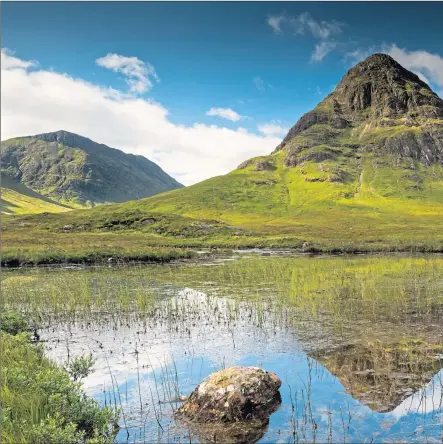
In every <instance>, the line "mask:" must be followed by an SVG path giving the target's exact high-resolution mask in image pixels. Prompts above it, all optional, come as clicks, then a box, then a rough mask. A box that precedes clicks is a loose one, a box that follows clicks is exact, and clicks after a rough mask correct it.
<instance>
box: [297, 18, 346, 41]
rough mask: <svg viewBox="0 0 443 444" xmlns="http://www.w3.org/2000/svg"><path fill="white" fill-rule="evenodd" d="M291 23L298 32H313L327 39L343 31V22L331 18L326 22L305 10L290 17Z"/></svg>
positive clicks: (315, 35)
mask: <svg viewBox="0 0 443 444" xmlns="http://www.w3.org/2000/svg"><path fill="white" fill-rule="evenodd" d="M290 23H291V25H292V26H293V27H294V30H295V32H296V34H306V33H309V34H312V35H313V36H314V37H316V38H318V39H321V40H327V39H328V38H329V37H332V36H334V35H337V34H341V33H342V32H343V26H344V24H343V23H340V22H337V21H336V20H331V21H330V22H326V21H324V20H322V21H320V22H319V21H317V20H315V19H314V18H313V17H312V16H311V14H309V12H304V13H303V14H300V15H299V16H297V17H292V18H290Z"/></svg>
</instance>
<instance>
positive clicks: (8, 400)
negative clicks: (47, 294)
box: [1, 333, 117, 444]
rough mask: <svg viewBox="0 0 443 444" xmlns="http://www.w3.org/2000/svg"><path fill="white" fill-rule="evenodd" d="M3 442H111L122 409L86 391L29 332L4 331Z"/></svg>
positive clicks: (2, 336)
mask: <svg viewBox="0 0 443 444" xmlns="http://www.w3.org/2000/svg"><path fill="white" fill-rule="evenodd" d="M1 356H2V374H1V379H2V381H1V383H2V384H1V400H2V413H3V414H2V438H1V441H2V443H14V444H15V443H20V442H26V443H36V444H40V443H42V444H43V443H45V444H46V443H50V444H52V443H53V444H58V443H60V444H61V443H83V442H85V441H86V442H88V443H110V442H113V439H114V428H113V426H114V424H115V423H116V421H117V413H116V412H114V411H112V410H111V409H109V408H106V407H105V408H102V407H101V406H100V405H99V404H98V402H97V401H96V400H94V399H92V398H89V397H88V396H86V394H85V393H84V391H83V389H82V386H81V384H80V383H79V382H75V381H72V380H71V378H70V375H69V373H68V371H66V370H65V369H63V368H60V367H58V366H57V365H55V364H54V363H53V362H51V361H50V360H48V359H47V358H46V357H45V356H44V355H43V349H42V347H41V346H40V345H36V344H33V343H31V340H30V338H29V335H27V334H25V333H20V334H17V335H15V336H13V335H11V334H8V333H2V334H1Z"/></svg>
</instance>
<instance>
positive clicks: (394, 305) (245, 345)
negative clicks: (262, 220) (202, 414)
mask: <svg viewBox="0 0 443 444" xmlns="http://www.w3.org/2000/svg"><path fill="white" fill-rule="evenodd" d="M442 271H443V256H442V255H407V254H401V255H398V254H397V255H381V254H380V255H354V256H336V257H334V256H326V255H324V256H323V255H318V256H307V255H292V254H284V252H272V253H270V252H268V253H263V252H260V251H249V252H242V253H240V252H234V253H233V254H232V255H229V256H228V255H226V256H225V257H222V258H218V259H214V258H212V259H209V258H208V259H207V260H200V261H190V262H184V263H170V264H162V265H160V264H149V265H133V266H122V267H118V266H116V265H112V266H103V267H81V266H72V267H68V268H66V267H59V268H50V267H48V268H29V269H11V270H6V271H3V273H2V290H3V304H4V308H5V309H6V310H13V311H17V312H20V313H21V314H22V315H23V316H24V317H25V318H26V319H27V320H28V321H29V322H30V323H31V324H32V325H34V326H35V329H36V331H37V332H38V342H40V343H41V346H42V347H43V350H44V354H45V356H46V357H48V358H49V359H51V360H53V361H55V362H56V363H58V364H59V365H65V366H69V362H75V360H76V359H78V358H79V357H82V356H83V357H84V356H92V358H93V367H92V371H91V372H89V374H88V375H87V376H86V377H85V378H83V379H82V384H83V388H84V390H85V392H86V394H87V395H89V396H90V397H92V398H94V399H96V400H97V401H98V402H99V403H100V405H102V406H106V407H107V408H108V409H110V410H111V411H114V412H115V414H116V417H118V426H119V428H118V431H117V432H116V435H115V441H116V442H122V443H123V442H161V443H163V442H262V443H269V442H273V443H274V442H281V443H285V442H411V441H417V442H422V441H425V442H441V440H442V438H443V370H442V368H443V328H442V315H443V273H442ZM232 365H241V366H259V367H262V368H264V369H265V370H267V371H270V372H274V373H276V374H277V375H278V376H279V377H280V379H281V381H282V385H281V388H280V393H281V404H280V405H279V406H278V408H276V410H275V411H274V412H273V413H272V414H271V416H270V417H269V419H268V420H266V421H260V422H258V423H257V422H256V423H250V424H234V425H226V424H225V425H223V424H219V425H214V424H207V425H202V424H197V423H195V422H193V421H186V420H183V419H180V418H178V417H177V416H176V415H175V412H176V411H177V410H178V409H179V408H180V406H181V405H182V401H183V399H184V397H186V396H187V395H189V394H190V393H191V392H192V390H193V389H194V388H195V387H196V386H197V385H198V384H199V383H200V382H201V381H202V380H203V379H204V378H205V377H207V376H208V375H209V374H211V373H213V372H216V371H219V370H221V369H224V368H227V367H229V366H232Z"/></svg>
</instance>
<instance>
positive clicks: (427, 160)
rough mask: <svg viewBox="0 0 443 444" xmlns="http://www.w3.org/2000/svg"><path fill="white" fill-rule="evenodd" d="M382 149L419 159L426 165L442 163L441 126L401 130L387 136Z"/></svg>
mask: <svg viewBox="0 0 443 444" xmlns="http://www.w3.org/2000/svg"><path fill="white" fill-rule="evenodd" d="M384 149H385V151H386V152H387V153H389V154H395V155H398V156H400V157H408V158H412V159H415V160H419V161H420V162H422V163H423V164H424V165H426V166H429V165H431V164H433V163H442V164H443V127H441V128H429V129H424V130H422V131H416V132H414V131H403V132H401V133H400V134H398V135H395V136H391V137H389V138H387V139H386V140H385V142H384Z"/></svg>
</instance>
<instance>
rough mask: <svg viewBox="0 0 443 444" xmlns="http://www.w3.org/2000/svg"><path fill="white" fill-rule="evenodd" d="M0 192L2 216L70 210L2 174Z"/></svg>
mask: <svg viewBox="0 0 443 444" xmlns="http://www.w3.org/2000/svg"><path fill="white" fill-rule="evenodd" d="M0 192H1V197H0V213H2V214H33V213H43V212H49V213H61V212H64V211H69V210H70V209H71V208H70V207H68V206H66V205H62V204H59V203H57V202H54V201H52V200H51V199H48V198H47V197H45V196H42V195H41V194H39V193H36V192H35V191H33V190H31V189H29V188H27V187H26V186H24V185H23V184H21V183H17V182H15V181H14V180H13V179H11V178H10V177H9V176H8V175H6V174H2V177H1V191H0Z"/></svg>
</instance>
